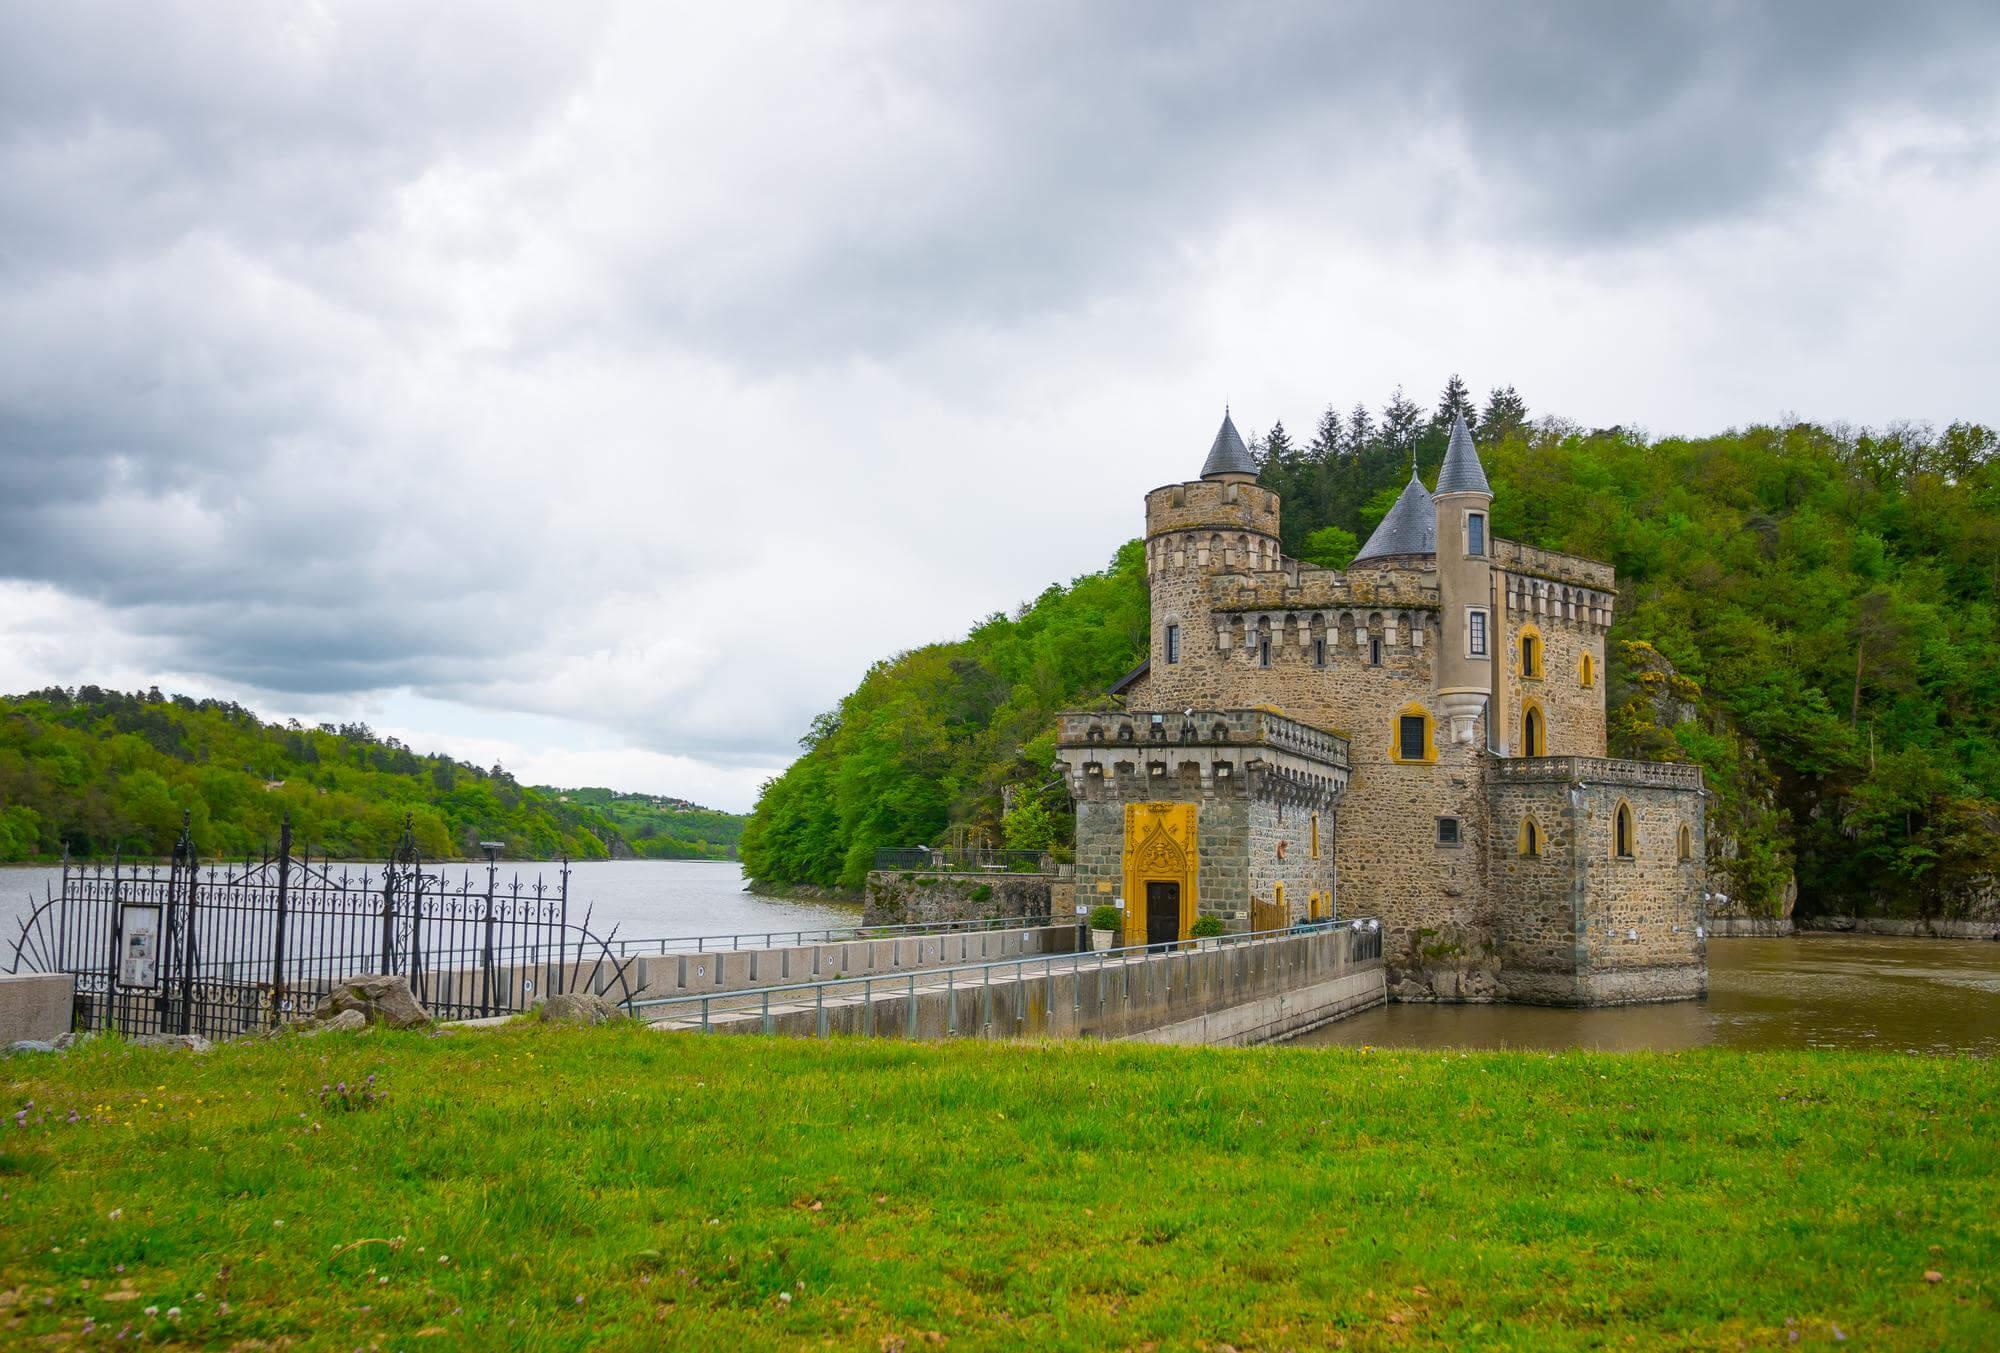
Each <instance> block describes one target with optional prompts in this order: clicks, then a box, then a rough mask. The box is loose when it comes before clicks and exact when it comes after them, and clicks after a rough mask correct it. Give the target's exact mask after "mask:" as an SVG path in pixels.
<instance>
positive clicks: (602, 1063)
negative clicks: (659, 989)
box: [0, 1026, 2000, 1350]
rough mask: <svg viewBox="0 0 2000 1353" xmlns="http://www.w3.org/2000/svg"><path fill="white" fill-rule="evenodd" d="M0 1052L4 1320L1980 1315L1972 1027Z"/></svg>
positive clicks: (1996, 1196)
mask: <svg viewBox="0 0 2000 1353" xmlns="http://www.w3.org/2000/svg"><path fill="white" fill-rule="evenodd" d="M371 1077H372V1078H373V1079H372V1080H370V1078H371ZM0 1078H4V1079H5V1081H6V1082H7V1096H8V1100H9V1102H8V1103H7V1105H6V1106H5V1107H6V1109H7V1110H8V1112H9V1123H8V1126H7V1128H6V1140H5V1141H4V1143H0V1148H4V1154H0V1173H4V1175H5V1178H4V1180H0V1194H4V1195H5V1196H4V1199H0V1218H4V1225H0V1288H4V1289H6V1290H7V1294H8V1300H7V1303H6V1304H5V1306H4V1307H0V1322H4V1323H0V1328H5V1329H6V1331H7V1333H8V1337H9V1340H10V1341H27V1340H30V1339H48V1340H60V1339H61V1338H62V1337H63V1336H64V1335H65V1334H68V1335H75V1334H77V1333H79V1332H81V1330H82V1329H83V1328H84V1321H85V1320H86V1319H89V1320H91V1321H92V1322H93V1327H94V1328H95V1330H97V1331H98V1332H100V1333H102V1334H104V1335H106V1336H107V1337H109V1336H111V1335H114V1334H116V1333H117V1332H118V1331H120V1330H121V1329H125V1328H127V1327H129V1329H130V1331H131V1332H132V1333H134V1334H136V1333H138V1332H141V1331H144V1332H145V1333H146V1334H147V1335H148V1336H149V1337H150V1338H152V1339H154V1340H156V1341H158V1340H166V1339H169V1338H179V1339H181V1340H184V1341H186V1342H189V1343H199V1344H218V1345H220V1344H237V1343H245V1342H248V1341H254V1340H263V1341H274V1342H275V1341H285V1340H298V1341H302V1342H305V1343H309V1344H319V1343H326V1344H328V1345H333V1346H342V1347H345V1346H348V1345H351V1344H356V1343H368V1342H370V1341H371V1340H375V1339H381V1340H383V1341H386V1342H394V1343H402V1342H407V1341H409V1340H410V1339H411V1338H413V1337H416V1336H434V1337H436V1338H437V1339H438V1340H439V1341H440V1345H441V1346H459V1347H482V1348H584V1347H587V1346H610V1347H634V1346H645V1347H658V1346H688V1347H713V1346H723V1345H727V1346H751V1347H770V1346H779V1347H783V1346H794V1345H803V1344H808V1343H811V1344H815V1345H818V1344H823V1343H826V1344H831V1345H833V1346H837V1347H846V1348H861V1349H870V1350H873V1349H878V1348H890V1347H897V1348H907V1349H917V1348H927V1347H931V1346H933V1345H934V1344H937V1343H940V1342H941V1343H944V1344H945V1345H946V1346H953V1345H959V1346H962V1345H968V1344H969V1345H972V1346H986V1345H995V1344H1003V1343H1004V1344H1009V1345H1030V1346H1039V1347H1051V1346H1062V1347H1118V1346H1128V1345H1134V1344H1142V1343H1156V1344H1157V1345H1158V1346H1160V1347H1162V1348H1200V1349H1213V1348H1216V1347H1219V1346H1221V1345H1223V1344H1229V1345H1233V1346H1235V1347H1238V1348H1247V1347H1267V1346H1268V1347H1277V1346H1301V1347H1308V1346H1337V1345H1339V1344H1340V1343H1342V1342H1343V1341H1344V1342H1345V1344H1346V1345H1347V1346H1349V1347H1355V1348H1367V1347H1393V1346H1401V1345H1405V1344H1408V1343H1413V1342H1414V1343H1442V1344H1449V1345H1455V1346H1471V1345H1478V1346H1484V1347H1491V1346H1496V1345H1497V1346H1514V1347H1524V1348H1525V1347H1534V1348H1567V1347H1584V1346H1599V1345H1602V1344H1605V1343H1616V1342H1622V1341H1623V1340H1624V1338H1625V1337H1626V1336H1627V1335H1631V1336H1635V1337H1636V1338H1637V1340H1638V1341H1639V1342H1640V1343H1641V1344H1645V1345H1660V1344H1668V1345H1673V1346H1701V1347H1708V1346H1735V1345H1736V1344H1737V1342H1738V1341H1739V1340H1740V1341H1747V1342H1748V1343H1750V1344H1751V1345H1754V1346H1767V1345H1778V1346H1782V1345H1784V1344H1785V1343H1786V1342H1787V1339H1788V1338H1789V1336H1790V1334H1791V1333H1792V1332H1793V1331H1796V1332H1797V1333H1798V1334H1799V1336H1800V1337H1801V1339H1802V1340H1803V1341H1806V1342H1808V1343H1826V1342H1829V1341H1831V1340H1833V1339H1834V1338H1835V1330H1836V1328H1837V1329H1838V1331H1839V1332H1840V1333H1841V1334H1843V1335H1845V1336H1848V1337H1849V1338H1851V1339H1855V1340H1858V1341H1859V1346H1865V1347H1874V1348H1881V1347H1908V1348H1918V1347H1940V1346H1951V1347H1979V1346H1991V1345H1993V1344H1994V1343H1995V1342H1996V1341H2000V1278H1996V1276H1995V1275H1996V1273H2000V1236H1996V1233H1995V1232H1994V1230H1993V1227H1992V1225H1991V1218H1992V1217H1993V1216H1994V1215H1995V1214H1996V1213H2000V1114H1996V1107H1995V1106H1996V1101H2000V1083H1997V1082H1996V1071H1995V1068H1994V1067H1993V1065H1992V1064H1990V1063H1984V1062H1979V1061H1972V1060H1962V1059H1947V1058H1912V1057H1884V1056H1865V1055H1839V1054H1812V1053H1783V1054H1766V1055H1759V1056H1743V1055H1737V1054H1730V1053H1720V1052H1701V1053H1690V1054H1682V1055H1676V1056H1660V1055H1633V1056H1603V1055H1591V1054H1572V1055H1566V1056H1560V1057H1548V1056H1542V1055H1524V1054H1474V1055H1469V1056H1468V1055H1463V1054H1435V1053H1382V1052H1371V1051H1355V1050H1344V1049H1328V1050H1310V1051H1308V1050H1279V1049H1273V1050H1250V1051H1231V1050H1191V1049H1178V1048H1157V1047H1132V1046H1105V1045H1090V1046H1083V1045H1067V1046H1058V1047H1017V1046H1004V1045H988V1044H978V1043H962V1044H951V1045H944V1046H915V1045H908V1044H902V1043H895V1042H864V1041H859V1040H856V1041H836V1042H834V1043H832V1044H820V1043H794V1042H789V1041H785V1040H778V1041H767V1040H761V1039H702V1038H700V1037H697V1036H676V1035H663V1034H657V1033H652V1032H648V1031H645V1030H641V1029H636V1028H629V1027H627V1028H620V1027H615V1026H614V1027H610V1028H605V1029H597V1030H574V1029H551V1028H544V1027H540V1026H517V1027H512V1028H509V1029H506V1030H503V1031H499V1032H495V1033H487V1034H475V1033H460V1034H456V1035H453V1036H451V1037H446V1038H430V1037H425V1036H421V1035H394V1034H381V1033H377V1034H369V1035H361V1036H356V1035H328V1036H325V1037H322V1038H320V1039H316V1040H313V1041H311V1042H302V1041H298V1040H292V1039H286V1040H276V1041H252V1042H249V1043H245V1044H240V1045H231V1046H227V1047H221V1048H217V1049H216V1050H215V1051H213V1052H211V1053H209V1054H206V1055H203V1056H190V1055H187V1054H180V1053H171V1052H165V1051H160V1050H152V1049H144V1050H135V1049H129V1048H126V1047H123V1046H121V1045H115V1044H114V1045H110V1046H102V1047H96V1048H91V1047H90V1046H89V1045H86V1046H85V1048H83V1049H79V1050H77V1051H73V1052H71V1053H68V1054H64V1055H62V1056H60V1057H48V1056H44V1057H34V1058H26V1057H24V1058H16V1059H12V1060H8V1061H6V1062H4V1063H0ZM343 1084H344V1085H345V1086H346V1090H345V1091H344V1092H343V1091H342V1090H341V1089H340V1088H339V1087H340V1086H342V1085H343ZM322 1087H328V1088H326V1089H324V1090H323V1089H322ZM372 1096H382V1098H379V1099H376V1098H372ZM17 1109H25V1111H26V1112H25V1115H24V1117H23V1118H22V1120H21V1121H23V1122H24V1123H25V1126H22V1127H16V1126H13V1121H12V1116H13V1112H14V1111H15V1110H17ZM72 1115H74V1118H73V1119H72ZM1832 1275H1838V1277H1837V1280H1834V1278H1833V1276H1832ZM1928 1275H1935V1277H1934V1278H1930V1277H1929V1276H1928Z"/></svg>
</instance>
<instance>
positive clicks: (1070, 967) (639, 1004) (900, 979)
mask: <svg viewBox="0 0 2000 1353" xmlns="http://www.w3.org/2000/svg"><path fill="white" fill-rule="evenodd" d="M1339 931H1347V932H1349V933H1351V934H1352V935H1353V936H1354V940H1353V943H1352V947H1351V949H1350V952H1349V954H1348V958H1349V959H1350V960H1351V961H1352V962H1355V963H1369V962H1379V961H1380V960H1381V957H1382V922H1381V921H1380V920H1379V919H1378V918H1375V917H1360V918H1353V919H1343V920H1326V921H1309V922H1304V923H1301V924H1298V925H1292V926H1285V927H1283V928H1281V929H1275V930H1252V931H1243V932H1241V933H1238V934H1230V935H1214V936H1208V937H1204V938H1202V939H1186V940H1175V941H1172V942H1169V943H1165V944H1132V945H1122V946H1119V947H1117V948H1112V949H1100V950H1094V951H1091V952H1087V953H1073V954H1048V955H1043V956H1042V957H1040V958H1026V957H1023V958H1012V959H997V960H993V961H990V962H985V963H959V964H952V965H949V966H945V967H938V968H926V969H916V970H912V971H910V972H909V973H906V974H902V975H899V976H896V977H886V976H884V977H835V978H824V979H821V980H820V981H816V982H787V983H781V984H778V985H775V986H767V987H760V988H757V989H756V990H742V991H734V992H717V993H713V994H706V993H703V994H692V995H684V996H650V997H640V998H636V999H634V1000H632V1001H630V1002H629V1003H628V1007H627V1008H628V1009H630V1010H631V1012H632V1014H633V1015H634V1016H636V1017H638V1018H640V1019H650V1020H651V1021H652V1022H654V1023H664V1022H666V1021H667V1020H673V1019H677V1018H692V1016H676V1015H667V1016H665V1018H664V1019H662V1018H660V1017H658V1016H657V1015H649V1014H648V1013H647V1012H649V1011H652V1012H658V1011H664V1010H667V1009H669V1008H671V1007H691V1006H698V1007H699V1011H700V1021H701V1023H700V1029H701V1032H703V1033H708V1032H709V1031H710V1030H711V1029H712V1027H713V1017H714V1015H715V1014H716V1013H718V1012H720V1013H725V1014H734V1013H736V1012H739V1011H743V1010H748V1009H750V1008H752V1007H753V1006H754V1007H755V1008H756V1009H757V1011H758V1014H759V1019H760V1023H761V1032H763V1033H767V1034H768V1033H773V1032H775V1022H774V1021H775V1015H774V1013H773V1011H772V1005H773V1002H772V999H771V998H772V996H773V995H778V996H780V997H781V999H780V1000H779V1001H777V1004H778V1005H781V1006H782V1005H787V1004H794V1003H799V1004H802V1003H803V1001H804V999H805V996H804V993H811V997H812V1002H813V1009H814V1018H813V1036H814V1037H816V1038H825V1037H827V1036H828V1015H827V994H828V993H829V992H836V993H837V992H838V989H840V988H846V989H848V990H849V991H852V990H853V989H854V988H857V987H858V988H860V990H861V1007H862V1017H861V1029H862V1036H863V1037H868V1036H870V1035H871V1033H872V1031H873V1030H874V1028H875V997H876V993H877V991H878V990H879V991H881V992H882V994H883V995H884V996H885V997H886V998H896V999H902V1000H904V1001H905V1012H906V1017H907V1019H908V1028H907V1030H906V1032H907V1036H909V1037H911V1038H914V1037H916V1036H917V997H918V995H919V994H920V993H921V992H926V991H937V990H939V989H940V986H941V987H942V990H943V991H944V994H945V1006H946V1011H947V1020H948V1023H947V1027H946V1029H945V1035H946V1037H956V1036H957V1035H958V1034H959V1032H960V1030H959V1027H958V1002H957V994H958V988H959V986H960V984H961V978H963V979H964V985H966V986H972V985H977V986H979V987H980V988H981V989H982V992H983V996H982V999H981V1002H980V1009H981V1011H982V1018H981V1027H980V1031H981V1032H983V1033H990V1032H992V1026H993V994H992V989H993V974H994V973H995V972H1002V973H1005V972H1007V971H1011V972H1012V973H1013V977H1014V981H1015V984H1016V985H1017V986H1019V985H1020V984H1021V983H1023V982H1025V981H1027V980H1028V978H1029V976H1030V974H1031V973H1032V975H1033V977H1034V980H1036V981H1041V982H1044V983H1045V984H1046V990H1047V992H1048V997H1049V1000H1050V1001H1051V1002H1053V1000H1054V997H1055V979H1056V977H1057V976H1059V975H1062V976H1072V977H1075V978H1077V979H1078V981H1077V983H1076V986H1075V988H1074V989H1075V990H1076V991H1077V992H1079V993H1080V992H1081V990H1082V983H1081V978H1082V976H1083V975H1084V974H1085V973H1086V972H1090V973H1103V972H1107V971H1111V970H1113V969H1114V968H1115V969H1120V970H1122V969H1124V968H1125V966H1126V965H1127V964H1129V963H1132V962H1133V961H1135V960H1137V961H1144V960H1145V959H1148V958H1151V957H1155V956H1159V955H1171V954H1195V953H1200V952H1203V951H1210V950H1218V949H1228V948H1232V947H1236V946H1241V945H1250V944H1258V943H1266V942H1270V941H1274V940H1284V939H1293V938H1298V937H1301V936H1307V935H1315V934H1327V933H1333V932H1339ZM1037 967H1039V969H1040V971H1039V972H1037V971H1035V969H1036V968H1037ZM974 974H977V976H978V981H977V982H976V983H974V982H973V981H972V980H971V979H972V977H973V975H974ZM1167 981H1168V983H1169V990H1171V983H1172V973H1171V969H1169V972H1168V975H1167ZM1003 985H1004V980H1003ZM1099 990H1100V992H1101V991H1102V990H1103V986H1102V983H1101V982H1100V984H1099ZM786 993H800V995H799V997H798V1000H797V1002H793V1001H791V1000H787V999H784V996H785V994H786ZM838 999H839V997H838V995H837V994H836V1003H837V1002H838ZM1078 999H1079V1000H1080V999H1081V997H1080V996H1079V998H1078ZM1025 1016H1026V1006H1025V1003H1024V1002H1019V1001H1017V1002H1015V1005H1014V1024H1015V1029H1016V1031H1017V1032H1018V1031H1020V1029H1021V1028H1022V1027H1023V1025H1024V1023H1025Z"/></svg>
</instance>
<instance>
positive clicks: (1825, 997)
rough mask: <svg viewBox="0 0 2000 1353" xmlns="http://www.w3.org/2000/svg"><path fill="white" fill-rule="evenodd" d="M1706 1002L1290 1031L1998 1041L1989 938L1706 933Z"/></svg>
mask: <svg viewBox="0 0 2000 1353" xmlns="http://www.w3.org/2000/svg"><path fill="white" fill-rule="evenodd" d="M1708 989H1709V995H1708V999H1707V1000H1706V1001H1680V1002H1676V1003H1673V1004H1669V1005H1636V1006H1622V1007H1617V1008H1614V1009H1608V1010H1556V1009H1544V1008H1540V1007H1535V1006H1517V1005H1472V1006H1465V1005H1391V1006H1388V1007H1386V1008H1384V1009H1381V1010H1371V1011H1369V1012H1367V1013H1366V1014H1363V1015H1357V1016H1356V1017H1354V1018H1353V1019H1350V1020H1344V1021H1342V1022H1341V1023H1339V1024H1333V1025H1329V1026H1327V1027H1326V1028H1324V1029H1317V1030H1314V1031H1313V1032H1311V1033H1308V1034H1305V1035H1303V1036H1302V1037H1300V1038H1299V1039H1297V1040H1296V1042H1297V1043H1299V1044H1314V1043H1318V1044H1350V1045H1352V1044H1362V1043H1367V1044H1372V1045H1374V1046H1376V1047H1409V1048H1436V1047H1453V1048H1537V1049H1562V1048H1591V1049H1597V1050H1602V1051H1613V1052H1617V1051H1634V1050H1640V1049H1655V1050H1660V1051H1672V1050H1674V1049H1678V1048H1693V1047H1704V1046H1709V1045H1714V1046H1717V1047H1727V1048H1870V1049H1874V1050H1877V1051H1886V1052H1917V1053H1940V1052H1944V1053H1949V1052H1967V1053H1975V1054H1978V1055H1980V1056H1985V1057H1991V1056H1994V1055H1996V1054H2000V944H1996V943H1991V942H1980V941H1977V940H1905V939H1884V938H1874V937H1869V938H1854V937H1849V936H1827V937H1824V938H1821V937H1817V936H1815V937H1807V938H1795V939H1782V940H1780V939H1769V940H1751V939H1742V940H1736V939H1732V940H1717V941H1714V942H1712V943H1711V944H1710V945H1709V946H1708Z"/></svg>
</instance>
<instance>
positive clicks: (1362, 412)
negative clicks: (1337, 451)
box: [1347, 403, 1375, 456]
mask: <svg viewBox="0 0 2000 1353" xmlns="http://www.w3.org/2000/svg"><path fill="white" fill-rule="evenodd" d="M1374 440H1375V418H1374V415H1372V414H1370V413H1369V412H1368V406H1367V405H1366V404H1361V403H1356V404H1355V406H1354V408H1353V410H1352V411H1351V412H1349V413H1348V415H1347V454H1348V455H1350V456H1358V455H1360V454H1361V453H1362V452H1363V451H1366V450H1367V449H1368V447H1369V444H1370V443H1372V442H1373V441H1374Z"/></svg>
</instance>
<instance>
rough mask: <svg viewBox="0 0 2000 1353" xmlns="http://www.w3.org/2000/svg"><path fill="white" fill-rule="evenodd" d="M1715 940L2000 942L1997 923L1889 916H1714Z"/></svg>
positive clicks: (1711, 929) (1711, 922) (1711, 927)
mask: <svg viewBox="0 0 2000 1353" xmlns="http://www.w3.org/2000/svg"><path fill="white" fill-rule="evenodd" d="M1708 933H1709V935H1710V936H1711V937H1712V938H1714V939H1724V940H1727V939H1784V938H1787V937H1789V936H1792V935H1886V936H1889V937H1891V938H1893V939H1922V940H2000V921H1953V920H1946V919H1944V918H1942V917H1939V918H1928V917H1910V918H1904V917H1890V916H1806V917H1799V918H1793V917H1790V916H1717V917H1713V918H1711V919H1710V920H1709V923H1708Z"/></svg>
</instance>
